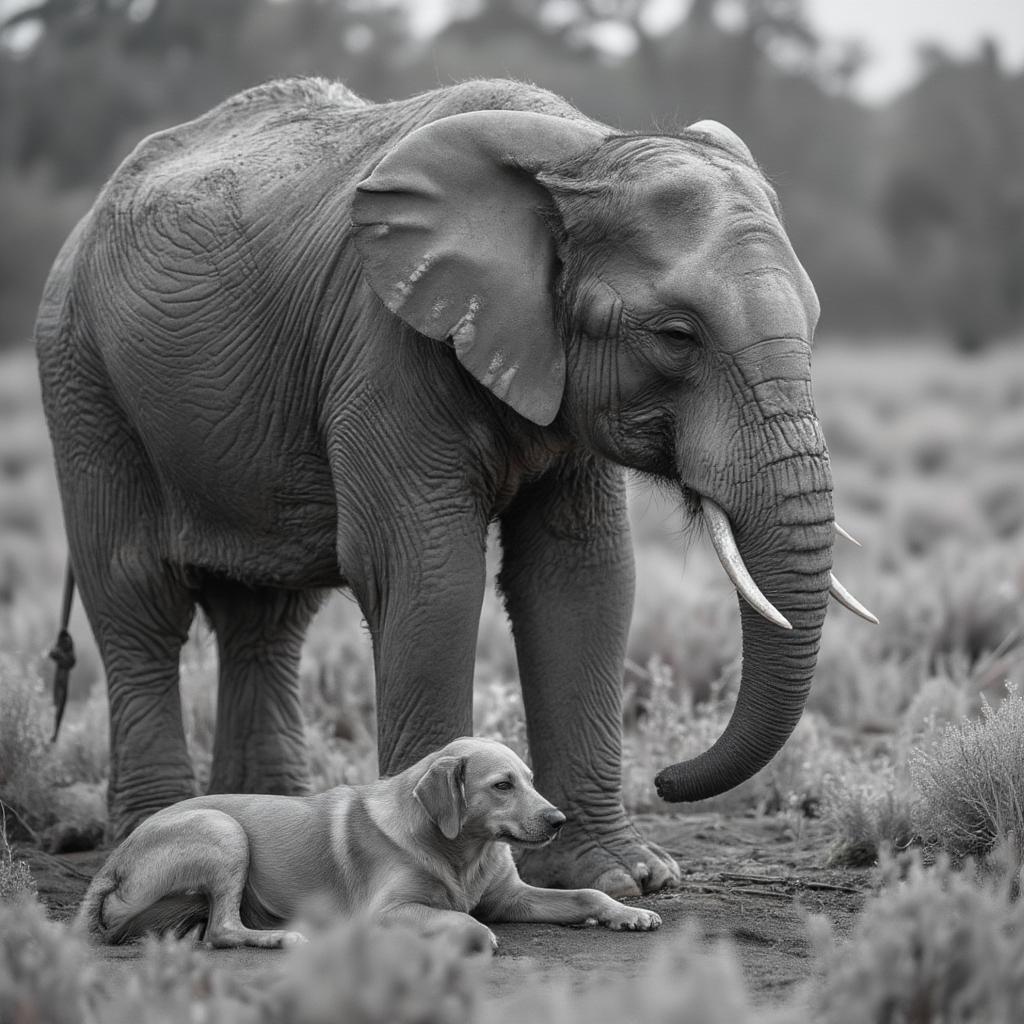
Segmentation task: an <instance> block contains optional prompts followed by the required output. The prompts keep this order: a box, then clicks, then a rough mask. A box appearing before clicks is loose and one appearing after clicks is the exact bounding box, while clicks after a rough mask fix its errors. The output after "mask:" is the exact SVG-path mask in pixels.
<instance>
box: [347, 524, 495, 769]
mask: <svg viewBox="0 0 1024 1024" xmlns="http://www.w3.org/2000/svg"><path fill="white" fill-rule="evenodd" d="M424 515H426V513H425V514H424ZM486 536H487V524H486V521H485V520H484V519H483V518H482V517H478V516H476V515H472V516H469V517H468V518H455V517H451V518H447V519H445V520H444V521H435V522H432V523H430V524H429V526H423V525H419V524H409V525H408V527H407V528H406V529H404V530H402V531H401V536H398V537H396V538H395V539H394V541H393V543H389V544H388V552H387V556H386V559H385V560H384V564H381V565H378V566H377V568H376V572H375V574H374V580H373V581H364V582H361V583H360V584H358V585H356V586H355V589H356V591H357V596H358V598H359V601H360V605H361V606H362V609H363V613H364V615H365V616H366V620H367V622H368V623H369V626H370V631H371V633H372V635H373V648H374V662H375V670H376V679H377V738H378V761H379V763H380V771H381V774H382V775H394V774H396V773H397V772H400V771H402V770H403V769H405V768H408V767H409V765H411V764H414V763H415V762H416V761H418V760H419V759H420V758H421V757H423V756H424V755H426V754H428V753H430V752H431V751H433V750H437V749H438V748H439V747H442V746H444V744H446V743H448V742H449V741H450V740H453V739H455V738H456V737H458V736H466V735H470V734H471V733H472V731H473V665H474V661H475V658H476V637H477V631H478V629H479V625H480V607H481V605H482V603H483V593H484V582H485V579H486V571H487V570H486V556H485V545H486Z"/></svg>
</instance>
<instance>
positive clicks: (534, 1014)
mask: <svg viewBox="0 0 1024 1024" xmlns="http://www.w3.org/2000/svg"><path fill="white" fill-rule="evenodd" d="M484 1019H486V1020H487V1021H488V1022H489V1024H516V1022H519V1021H524V1020H528V1021H531V1022H533V1024H620V1022H622V1021H643V1022H644V1024H677V1022H685V1024H754V1022H755V1021H756V1022H757V1024H786V1022H789V1024H795V1022H797V1021H802V1020H803V1017H802V1014H800V1013H798V1012H797V1010H796V1009H795V1008H794V1007H790V1006H782V1007H777V1008H775V1009H770V1008H767V1007H764V1006H758V1007H754V1006H753V1005H752V1002H751V999H750V996H749V994H748V991H747V985H746V981H745V979H744V977H743V973H742V971H741V970H740V965H739V962H738V960H737V957H736V954H735V952H734V951H733V949H732V947H731V946H729V945H728V944H725V943H719V944H718V945H716V946H713V947H711V948H708V947H707V945H706V944H705V943H704V941H703V939H702V937H701V935H700V929H699V926H698V925H697V924H696V923H695V922H691V923H690V924H689V925H688V926H687V928H686V930H685V931H684V932H683V933H682V934H681V935H679V936H676V937H674V938H673V940H672V944H671V945H669V946H667V947H666V948H664V949H662V950H661V951H660V952H659V953H657V954H655V956H654V957H653V958H652V960H651V962H650V963H649V964H648V965H647V966H646V967H645V969H644V970H643V971H642V973H641V974H640V975H639V976H637V977H635V978H612V979H605V980H604V981H599V982H597V983H596V984H593V985H589V986H587V987H586V988H585V989H583V990H582V991H581V990H580V989H578V988H577V987H576V986H574V985H572V983H571V982H569V981H568V980H560V981H555V982H554V983H549V984H547V985H544V986H543V987H541V986H524V990H523V994H522V995H520V996H519V997H518V998H515V999H512V1000H509V1001H508V1002H507V1003H505V1004H504V1005H503V1006H501V1007H500V1012H499V1013H498V1014H497V1015H494V1014H491V1015H488V1016H487V1017H482V1018H481V1020H484Z"/></svg>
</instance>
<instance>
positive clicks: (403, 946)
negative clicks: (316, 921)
mask: <svg viewBox="0 0 1024 1024" xmlns="http://www.w3.org/2000/svg"><path fill="white" fill-rule="evenodd" d="M485 964H486V961H481V960H480V959H479V958H467V957H465V956H463V955H462V954H461V953H460V952H459V950H458V948H457V946H456V944H455V943H453V942H452V941H451V940H450V939H447V940H446V939H445V938H444V937H437V938H434V939H425V938H423V937H422V936H420V935H418V934H416V933H415V932H413V931H411V930H409V929H406V928H402V927H386V928H382V927H379V926H372V925H367V924H366V923H363V922H360V921H345V922H342V923H340V924H338V925H336V926H335V927H334V928H333V929H331V930H330V931H329V932H328V933H327V934H326V935H323V936H321V937H320V938H318V939H317V940H316V941H314V942H312V943H311V944H310V945H308V946H305V947H301V948H300V949H298V950H296V951H295V953H294V954H293V955H292V956H291V959H290V963H289V964H288V970H287V972H286V973H284V974H283V975H282V977H281V979H280V981H279V982H278V983H277V984H276V985H275V986H274V987H273V989H272V990H271V992H270V996H269V1006H268V1009H269V1017H270V1019H271V1020H273V1021H289V1022H292V1024H331V1022H333V1021H346V1022H351V1024H376V1022H381V1024H384V1022H388V1024H420V1022H422V1024H428V1022H429V1024H463V1022H467V1021H470V1020H473V1019H475V1018H476V1009H477V1006H478V1003H479V1000H480V993H481V988H482V970H483V967H484V965H485Z"/></svg>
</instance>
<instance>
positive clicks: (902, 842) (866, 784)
mask: <svg viewBox="0 0 1024 1024" xmlns="http://www.w3.org/2000/svg"><path fill="white" fill-rule="evenodd" d="M916 808H917V793H916V792H915V791H914V789H913V787H912V786H911V784H910V780H909V779H908V778H907V777H906V773H905V772H901V771H899V770H898V769H897V768H896V766H895V765H893V764H892V763H891V762H890V761H889V760H888V759H887V758H881V759H878V760H873V761H870V762H867V763H858V764H854V763H851V764H850V765H849V767H848V770H847V771H846V772H845V773H843V774H842V775H841V776H837V777H835V778H834V779H833V780H832V784H831V785H829V786H828V789H827V794H826V797H825V800H824V817H825V820H826V823H827V824H828V826H829V828H830V831H831V832H832V834H833V837H834V838H833V843H832V848H831V849H830V851H829V855H828V863H829V864H830V865H831V866H833V867H853V868H860V867H869V866H871V865H873V864H875V863H876V862H877V861H878V858H879V856H880V854H881V852H882V850H884V849H885V848H886V847H888V848H890V849H896V850H903V849H906V848H907V847H908V846H910V845H911V844H912V843H914V842H915V841H916V840H917V838H918V826H917V815H916Z"/></svg>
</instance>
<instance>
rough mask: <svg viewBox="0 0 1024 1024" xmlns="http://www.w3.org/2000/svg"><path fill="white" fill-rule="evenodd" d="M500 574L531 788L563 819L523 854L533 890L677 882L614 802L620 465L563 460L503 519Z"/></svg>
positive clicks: (627, 601) (620, 647) (625, 586)
mask: <svg viewBox="0 0 1024 1024" xmlns="http://www.w3.org/2000/svg"><path fill="white" fill-rule="evenodd" d="M502 544H503V565H502V572H501V577H500V583H501V587H502V590H503V592H504V594H505V599H506V604H507V607H508V611H509V616H510V618H511V620H512V629H513V633H514V635H515V642H516V652H517V655H518V660H519V671H520V676H521V678H522V685H523V703H524V706H525V710H526V725H527V734H528V736H529V741H530V753H531V758H532V762H533V767H534V771H535V773H536V780H537V789H538V790H539V791H540V792H541V793H543V794H544V796H546V797H547V798H548V799H549V800H550V801H552V803H554V804H555V806H556V807H558V808H559V809H561V810H562V811H564V812H565V814H566V816H567V817H568V821H567V823H566V825H565V826H564V828H563V829H562V834H561V836H560V837H559V839H558V842H557V843H553V844H551V845H550V846H548V847H544V848H543V849H540V850H528V851H524V853H523V855H522V857H521V859H520V862H519V870H520V874H521V876H522V878H523V880H524V881H527V882H529V883H530V884H533V885H538V886H555V887H558V888H570V889H577V888H594V889H601V890H603V891H604V892H607V893H609V894H610V895H613V896H624V895H634V894H636V893H639V892H640V891H641V890H642V889H646V890H652V889H658V888H661V887H662V886H664V885H666V884H669V883H670V882H672V881H674V880H677V879H678V878H679V868H678V865H677V864H676V863H675V862H674V861H673V860H672V858H671V857H669V856H668V855H667V854H666V853H665V852H664V851H663V850H661V849H660V848H659V847H657V846H655V845H654V844H652V843H649V842H647V841H645V840H644V839H643V838H642V837H641V836H640V834H639V833H638V832H637V830H636V828H635V827H634V826H633V824H632V822H631V821H630V820H629V818H628V817H627V815H626V812H625V811H624V809H623V807H622V798H621V756H622V751H621V747H622V666H623V661H624V658H625V651H626V639H627V633H628V630H629V621H630V615H631V612H632V604H633V552H632V546H631V543H630V538H629V526H628V521H627V518H626V502H625V493H624V484H623V481H622V474H621V471H619V470H617V469H614V468H612V467H610V466H608V465H607V464H602V463H597V462H594V461H591V460H589V459H585V460H579V461H571V462H567V463H566V464H564V465H563V466H561V467H559V468H558V469H556V470H553V471H552V472H550V473H548V474H546V475H545V477H543V478H542V479H541V480H539V481H538V482H537V483H535V484H534V485H532V486H531V487H530V488H529V489H528V490H526V491H523V492H521V494H520V495H519V496H518V497H517V499H516V502H515V503H514V504H513V506H512V507H511V508H509V510H508V511H507V512H506V514H505V515H504V516H503V518H502Z"/></svg>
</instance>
